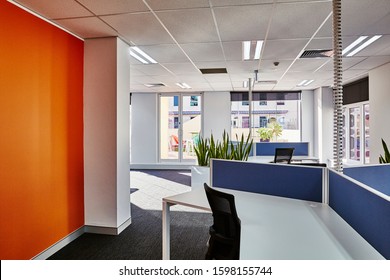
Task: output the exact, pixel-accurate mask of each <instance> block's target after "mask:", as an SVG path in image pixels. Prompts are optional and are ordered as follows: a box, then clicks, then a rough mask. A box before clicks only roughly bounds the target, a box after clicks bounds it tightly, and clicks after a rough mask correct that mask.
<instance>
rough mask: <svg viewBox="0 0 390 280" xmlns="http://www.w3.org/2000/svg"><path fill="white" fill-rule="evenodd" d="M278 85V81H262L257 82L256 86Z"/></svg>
mask: <svg viewBox="0 0 390 280" xmlns="http://www.w3.org/2000/svg"><path fill="white" fill-rule="evenodd" d="M277 83H278V81H276V80H260V81H257V82H256V84H260V85H276V84H277Z"/></svg>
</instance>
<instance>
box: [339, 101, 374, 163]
mask: <svg viewBox="0 0 390 280" xmlns="http://www.w3.org/2000/svg"><path fill="white" fill-rule="evenodd" d="M369 110H370V106H369V104H368V103H363V104H362V103H357V104H350V105H346V106H344V108H343V159H344V160H345V161H350V160H351V161H357V162H360V163H362V164H364V163H370V111H369Z"/></svg>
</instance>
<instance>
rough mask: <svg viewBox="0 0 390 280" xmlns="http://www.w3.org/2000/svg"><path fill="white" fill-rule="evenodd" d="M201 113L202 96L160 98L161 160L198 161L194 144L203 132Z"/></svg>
mask: <svg viewBox="0 0 390 280" xmlns="http://www.w3.org/2000/svg"><path fill="white" fill-rule="evenodd" d="M180 100H182V104H181V103H180ZM201 112H202V108H201V96H200V95H193V96H187V95H183V96H180V95H175V96H161V97H160V139H161V141H160V159H161V160H180V159H181V160H195V159H196V155H195V151H194V144H195V143H196V141H197V139H198V137H199V132H200V131H201Z"/></svg>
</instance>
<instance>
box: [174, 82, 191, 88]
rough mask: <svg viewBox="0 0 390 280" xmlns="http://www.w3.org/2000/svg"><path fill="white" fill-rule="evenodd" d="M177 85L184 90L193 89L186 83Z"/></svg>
mask: <svg viewBox="0 0 390 280" xmlns="http://www.w3.org/2000/svg"><path fill="white" fill-rule="evenodd" d="M176 85H178V86H179V87H181V88H182V89H190V88H191V87H190V86H189V85H188V84H186V83H176Z"/></svg>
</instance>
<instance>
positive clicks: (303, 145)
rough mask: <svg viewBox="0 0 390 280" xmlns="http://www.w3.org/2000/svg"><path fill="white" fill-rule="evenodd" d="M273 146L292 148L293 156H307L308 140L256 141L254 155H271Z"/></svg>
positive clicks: (273, 151)
mask: <svg viewBox="0 0 390 280" xmlns="http://www.w3.org/2000/svg"><path fill="white" fill-rule="evenodd" d="M275 148H294V156H308V155H309V143H308V142H260V143H256V156H273V155H275Z"/></svg>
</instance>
